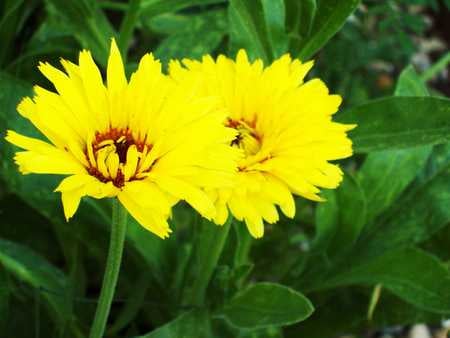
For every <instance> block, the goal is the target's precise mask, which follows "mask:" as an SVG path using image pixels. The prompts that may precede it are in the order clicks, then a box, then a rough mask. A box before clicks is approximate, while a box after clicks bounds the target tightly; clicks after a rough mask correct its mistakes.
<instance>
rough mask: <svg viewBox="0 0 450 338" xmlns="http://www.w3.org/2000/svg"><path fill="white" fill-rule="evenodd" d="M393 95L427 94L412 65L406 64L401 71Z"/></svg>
mask: <svg viewBox="0 0 450 338" xmlns="http://www.w3.org/2000/svg"><path fill="white" fill-rule="evenodd" d="M395 96H428V89H427V87H426V85H425V83H424V82H423V81H422V79H421V78H420V76H419V75H418V74H417V73H416V71H415V70H414V67H413V66H408V67H406V68H405V69H404V70H403V71H402V72H401V74H400V76H399V78H398V83H397V87H396V88H395Z"/></svg>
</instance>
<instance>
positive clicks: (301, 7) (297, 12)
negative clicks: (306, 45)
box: [285, 0, 317, 55]
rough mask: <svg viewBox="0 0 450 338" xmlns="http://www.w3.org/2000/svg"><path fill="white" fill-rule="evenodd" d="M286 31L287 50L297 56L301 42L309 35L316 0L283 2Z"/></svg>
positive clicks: (314, 13)
mask: <svg viewBox="0 0 450 338" xmlns="http://www.w3.org/2000/svg"><path fill="white" fill-rule="evenodd" d="M285 5H286V29H287V32H288V35H289V50H290V51H291V53H292V54H293V55H297V54H298V52H299V51H300V48H301V43H302V41H303V40H304V39H305V38H307V37H308V36H309V34H310V33H311V29H312V25H313V22H314V18H315V16H316V12H317V1H316V0H303V1H297V0H285Z"/></svg>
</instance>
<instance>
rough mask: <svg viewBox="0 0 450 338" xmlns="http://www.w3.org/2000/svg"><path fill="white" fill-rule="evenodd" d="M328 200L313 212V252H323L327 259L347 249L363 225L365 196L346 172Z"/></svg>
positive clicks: (327, 195) (330, 192)
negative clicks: (315, 230)
mask: <svg viewBox="0 0 450 338" xmlns="http://www.w3.org/2000/svg"><path fill="white" fill-rule="evenodd" d="M325 198H327V199H328V198H329V200H328V201H326V202H324V203H321V204H319V206H318V207H317V209H316V227H317V235H316V239H315V242H314V244H313V250H319V251H322V250H326V252H327V253H328V255H329V256H330V257H334V258H336V257H337V256H339V254H342V253H343V252H346V251H348V250H349V249H351V247H352V246H353V244H354V243H355V242H356V240H357V239H358V236H359V234H360V232H361V229H362V228H363V226H364V224H365V223H366V197H365V196H364V192H363V191H362V189H361V187H360V186H359V184H358V182H357V181H356V180H355V179H354V178H353V177H352V176H351V175H350V174H348V173H346V174H345V176H344V180H343V182H342V183H341V185H340V186H339V188H337V189H336V190H335V191H329V192H328V193H327V194H326V195H325Z"/></svg>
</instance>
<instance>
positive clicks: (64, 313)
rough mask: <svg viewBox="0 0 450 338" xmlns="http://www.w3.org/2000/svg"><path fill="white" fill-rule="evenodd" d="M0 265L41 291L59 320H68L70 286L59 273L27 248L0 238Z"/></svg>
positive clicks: (60, 272)
mask: <svg viewBox="0 0 450 338" xmlns="http://www.w3.org/2000/svg"><path fill="white" fill-rule="evenodd" d="M0 264H1V265H3V266H4V268H5V269H6V270H7V271H9V272H10V273H11V274H13V275H14V276H15V277H16V278H17V279H19V280H21V281H23V282H25V283H27V284H29V285H30V286H31V287H33V288H35V289H37V290H39V291H40V292H42V295H43V297H45V299H46V300H47V301H48V303H49V305H50V308H51V310H52V312H53V314H54V315H55V316H56V317H57V318H59V320H61V321H66V320H68V319H69V318H70V314H71V311H72V308H71V307H72V304H71V300H70V297H69V291H70V285H69V282H68V280H67V278H66V277H65V275H64V274H63V273H62V271H60V270H59V269H57V268H55V267H54V266H53V265H51V264H50V263H49V262H47V261H46V260H45V259H44V258H42V257H40V256H38V255H37V254H36V253H34V252H33V251H31V250H30V249H28V248H27V247H25V246H22V245H20V244H16V243H13V242H10V241H8V240H5V239H0Z"/></svg>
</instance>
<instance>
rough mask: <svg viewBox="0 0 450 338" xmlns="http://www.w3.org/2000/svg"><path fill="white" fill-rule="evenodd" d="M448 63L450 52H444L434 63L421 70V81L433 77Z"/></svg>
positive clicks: (449, 61)
mask: <svg viewBox="0 0 450 338" xmlns="http://www.w3.org/2000/svg"><path fill="white" fill-rule="evenodd" d="M449 63H450V52H448V53H446V54H444V56H442V57H441V58H440V59H439V60H438V61H437V62H436V63H435V64H434V65H432V66H431V67H430V68H428V69H427V70H426V71H425V72H423V74H422V76H421V78H422V80H423V81H425V82H426V81H429V80H431V79H433V78H434V77H435V76H436V75H437V74H439V73H440V72H442V71H443V70H444V69H445V68H446V67H447V65H448V64H449Z"/></svg>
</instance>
